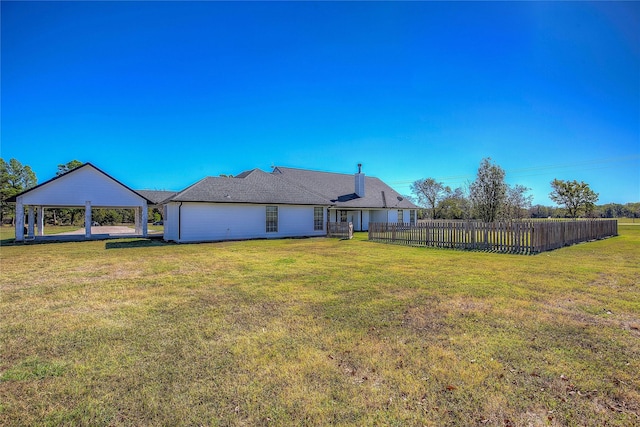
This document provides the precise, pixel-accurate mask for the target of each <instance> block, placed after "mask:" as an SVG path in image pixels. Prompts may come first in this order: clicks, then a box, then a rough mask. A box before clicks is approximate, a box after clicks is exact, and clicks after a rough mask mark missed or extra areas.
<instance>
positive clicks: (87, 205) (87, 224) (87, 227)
mask: <svg viewBox="0 0 640 427" xmlns="http://www.w3.org/2000/svg"><path fill="white" fill-rule="evenodd" d="M84 237H91V201H90V200H87V201H86V202H84Z"/></svg>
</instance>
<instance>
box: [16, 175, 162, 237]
mask: <svg viewBox="0 0 640 427" xmlns="http://www.w3.org/2000/svg"><path fill="white" fill-rule="evenodd" d="M9 202H14V203H15V205H16V241H17V242H22V241H25V240H35V239H38V238H44V214H43V210H44V209H45V208H84V210H85V211H84V225H85V233H84V235H78V236H77V239H79V240H82V239H83V238H84V239H91V238H92V234H91V225H92V224H91V212H92V209H94V208H108V209H134V211H135V234H134V235H135V236H140V237H147V206H148V203H150V200H148V199H147V198H146V197H144V196H142V195H140V194H139V193H137V192H136V191H134V190H132V189H131V188H129V187H127V186H126V185H124V184H122V183H121V182H119V181H118V180H116V179H115V178H113V177H111V176H110V175H108V174H106V173H105V172H103V171H101V170H100V169H98V168H97V167H95V166H93V165H92V164H91V163H85V164H83V165H82V166H80V167H78V168H76V169H73V170H71V171H69V172H67V173H65V174H63V175H60V176H57V177H55V178H53V179H50V180H49V181H46V182H44V183H42V184H40V185H38V186H36V187H33V188H31V189H29V190H26V191H24V192H22V193H20V194H18V195H16V196H15V197H13V198H11V199H9ZM25 212H26V213H27V224H26V234H25V221H24V216H25ZM36 221H37V222H36ZM95 237H97V236H95ZM95 237H94V238H95Z"/></svg>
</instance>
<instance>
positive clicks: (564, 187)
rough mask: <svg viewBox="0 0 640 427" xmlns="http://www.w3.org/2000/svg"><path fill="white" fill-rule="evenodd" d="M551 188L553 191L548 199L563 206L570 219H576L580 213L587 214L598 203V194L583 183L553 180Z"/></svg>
mask: <svg viewBox="0 0 640 427" xmlns="http://www.w3.org/2000/svg"><path fill="white" fill-rule="evenodd" d="M551 188H553V191H552V192H551V193H549V198H550V199H551V200H553V201H554V202H556V203H557V204H558V205H561V206H564V207H565V209H566V210H567V214H568V215H569V216H570V217H571V218H577V217H578V215H579V214H580V213H581V212H583V213H585V214H589V213H590V212H591V211H593V208H594V206H595V203H596V202H597V201H598V193H596V192H594V191H593V190H592V189H591V188H590V187H589V184H587V183H585V182H583V181H580V182H578V181H576V180H573V181H564V180H561V179H554V180H553V181H551Z"/></svg>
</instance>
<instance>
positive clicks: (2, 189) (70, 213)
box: [0, 158, 162, 226]
mask: <svg viewBox="0 0 640 427" xmlns="http://www.w3.org/2000/svg"><path fill="white" fill-rule="evenodd" d="M82 165H83V163H82V162H80V161H78V160H71V161H70V162H67V163H64V164H60V165H58V170H57V172H56V176H60V175H63V174H65V173H67V172H69V171H71V170H73V169H75V168H77V167H80V166H82ZM37 184H38V179H37V177H36V174H35V172H33V170H32V169H31V167H29V166H27V165H23V164H22V163H20V162H19V161H18V160H16V159H10V160H9V162H6V161H5V160H4V159H2V158H0V223H1V224H11V225H15V206H14V205H13V204H10V203H8V202H7V199H9V198H11V197H13V196H15V195H17V194H20V193H22V192H23V191H26V190H28V189H30V188H33V187H35V186H36V185H37ZM148 217H149V221H159V220H160V219H162V214H161V213H160V211H159V210H158V209H156V208H150V209H149V216H148ZM91 221H93V222H97V223H99V224H100V225H115V224H132V223H134V222H135V212H134V210H133V209H105V208H94V209H92V210H91ZM44 222H45V224H47V225H78V226H82V225H84V208H49V209H45V210H44Z"/></svg>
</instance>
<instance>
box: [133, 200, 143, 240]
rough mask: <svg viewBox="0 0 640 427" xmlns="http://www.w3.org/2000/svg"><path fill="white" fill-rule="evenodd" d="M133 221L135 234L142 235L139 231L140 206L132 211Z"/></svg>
mask: <svg viewBox="0 0 640 427" xmlns="http://www.w3.org/2000/svg"><path fill="white" fill-rule="evenodd" d="M133 211H134V215H133V217H134V219H135V228H136V234H142V232H141V231H140V206H137V207H136V208H135V209H134V210H133Z"/></svg>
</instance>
